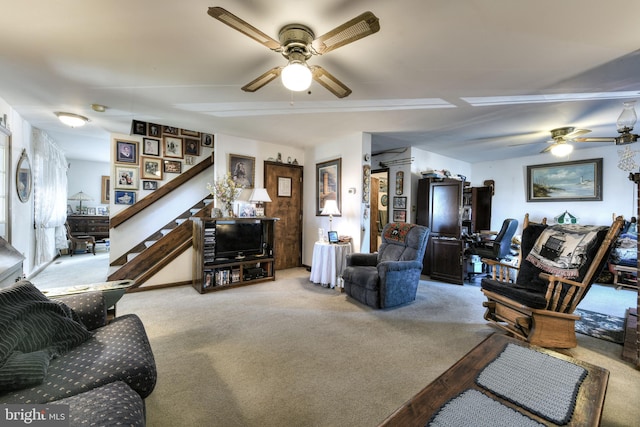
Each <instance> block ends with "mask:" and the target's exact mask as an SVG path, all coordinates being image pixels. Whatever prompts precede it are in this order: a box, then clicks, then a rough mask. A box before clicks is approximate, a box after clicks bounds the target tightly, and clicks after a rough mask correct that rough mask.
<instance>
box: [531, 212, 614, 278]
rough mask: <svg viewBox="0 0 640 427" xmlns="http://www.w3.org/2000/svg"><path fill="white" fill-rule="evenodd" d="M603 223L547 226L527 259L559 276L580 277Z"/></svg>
mask: <svg viewBox="0 0 640 427" xmlns="http://www.w3.org/2000/svg"><path fill="white" fill-rule="evenodd" d="M606 228H607V227H602V226H590V225H577V224H564V225H553V226H551V227H547V228H546V229H545V230H544V231H543V232H542V234H540V237H538V240H536V243H535V244H534V245H533V249H531V252H529V255H528V256H527V258H526V259H527V261H529V262H531V263H532V264H533V265H535V266H536V267H538V268H539V269H541V270H543V271H545V272H547V273H549V274H553V275H554V276H558V277H565V278H568V279H575V278H578V276H579V274H580V271H579V269H580V267H582V265H583V264H584V263H585V262H586V261H587V253H588V252H589V249H590V248H591V246H592V245H593V244H595V243H596V241H597V235H598V231H600V230H602V229H606Z"/></svg>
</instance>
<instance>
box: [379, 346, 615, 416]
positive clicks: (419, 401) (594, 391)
mask: <svg viewBox="0 0 640 427" xmlns="http://www.w3.org/2000/svg"><path fill="white" fill-rule="evenodd" d="M507 343H513V344H516V345H519V346H522V347H527V348H529V347H531V348H534V349H535V350H537V351H540V352H543V353H546V354H549V355H551V356H553V357H556V358H558V359H562V360H565V361H568V362H571V363H574V364H576V365H579V366H582V367H583V368H584V369H586V370H587V376H586V377H585V379H584V381H583V382H582V384H581V386H580V389H579V391H578V395H577V396H576V404H575V408H574V411H573V417H572V418H571V421H570V422H569V423H568V424H566V425H567V426H598V425H599V424H600V417H601V415H602V407H603V405H604V397H605V393H606V390H607V383H608V381H609V371H607V370H606V369H604V368H601V367H599V366H594V365H591V364H589V363H586V362H582V361H580V360H576V359H573V358H571V357H569V356H565V355H563V354H561V353H558V352H555V351H552V350H547V349H543V348H539V347H535V346H530V345H529V344H527V343H526V342H524V341H520V340H517V339H515V338H510V337H507V336H506V335H502V334H493V335H491V336H489V337H488V338H487V339H485V340H484V341H482V342H481V343H480V344H478V345H477V346H476V347H475V348H474V349H473V350H471V351H470V352H469V353H467V354H466V355H465V356H464V357H463V358H462V359H460V360H459V361H458V362H456V364H454V365H453V366H452V367H451V368H449V369H448V370H447V371H446V372H444V373H443V374H442V375H440V376H439V377H438V378H436V379H435V380H434V381H433V382H432V383H431V384H429V385H428V386H426V387H425V388H423V389H422V390H421V391H419V392H418V394H416V395H415V396H413V397H412V398H411V399H409V400H408V401H407V402H406V403H405V404H403V405H402V406H401V407H400V408H398V409H397V410H396V411H395V412H394V413H393V414H391V415H390V416H389V417H388V418H387V419H386V420H384V421H383V422H382V424H380V426H379V427H382V426H384V427H390V426H402V427H408V426H424V425H426V424H427V422H429V420H430V419H431V417H432V416H433V415H434V414H435V413H436V412H437V411H438V410H439V409H440V407H441V406H442V405H444V404H445V403H446V402H448V401H449V400H450V399H452V398H453V397H455V396H457V395H458V394H460V393H461V392H462V391H464V390H466V389H476V390H481V388H480V386H478V385H477V384H476V383H475V380H476V377H477V376H478V375H479V374H480V372H482V370H483V369H484V368H485V366H487V365H488V364H489V363H491V362H492V361H493V360H494V359H495V358H496V357H498V355H499V354H500V353H501V352H502V350H503V349H504V347H505V345H506V344H507ZM491 396H492V397H493V399H495V400H497V401H498V402H500V403H502V404H503V405H506V406H509V407H511V408H513V409H515V410H516V411H518V412H520V413H522V414H524V415H526V416H528V417H529V418H533V419H534V420H536V421H539V422H541V423H543V424H545V425H555V424H551V423H550V422H549V421H547V420H545V419H543V418H541V417H538V416H537V415H535V414H532V413H530V412H528V411H527V410H526V409H524V408H522V407H519V406H517V405H515V404H512V403H510V402H508V401H507V400H505V399H502V398H500V397H498V396H495V395H491Z"/></svg>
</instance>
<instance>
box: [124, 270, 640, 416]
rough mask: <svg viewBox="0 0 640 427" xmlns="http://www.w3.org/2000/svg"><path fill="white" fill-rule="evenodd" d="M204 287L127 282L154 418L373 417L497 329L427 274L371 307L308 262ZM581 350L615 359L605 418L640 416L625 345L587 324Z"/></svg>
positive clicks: (638, 385)
mask: <svg viewBox="0 0 640 427" xmlns="http://www.w3.org/2000/svg"><path fill="white" fill-rule="evenodd" d="M277 277H278V280H277V281H275V282H266V283H263V284H258V285H252V286H247V287H242V288H236V289H227V290H224V291H220V292H213V293H209V294H205V295H200V294H198V293H197V292H196V291H195V290H194V289H193V288H191V287H187V286H184V287H178V288H167V289H161V290H154V291H148V292H137V293H132V294H126V295H125V296H124V297H123V299H122V301H121V302H120V303H119V304H118V314H120V315H122V314H124V313H137V314H138V315H139V316H140V317H141V318H142V320H143V322H144V323H145V325H146V328H147V332H148V334H149V337H150V341H151V345H152V348H153V351H154V354H155V357H156V362H157V366H158V383H157V386H156V389H155V391H154V392H153V393H152V394H151V396H150V397H149V398H147V400H146V405H147V420H148V425H149V426H151V427H154V426H225V427H226V426H261V427H262V426H350V427H356V426H375V425H377V424H378V423H379V422H380V421H382V420H383V419H384V418H385V417H387V416H388V415H389V414H390V413H391V412H393V411H394V410H395V409H396V408H397V407H398V406H400V405H401V404H402V403H403V402H405V401H406V400H407V399H409V398H410V397H411V396H412V395H413V394H415V393H416V392H418V391H419V390H420V389H421V388H423V387H424V386H425V385H427V384H428V383H429V382H431V381H432V380H434V379H435V378H436V377H437V376H438V375H440V374H441V373H442V372H444V371H445V370H446V369H448V368H449V367H450V366H451V365H452V364H453V363H455V362H456V361H457V360H458V359H459V358H460V357H462V356H463V355H464V354H465V353H467V352H468V351H469V350H470V349H471V348H472V347H473V346H475V345H476V344H478V343H479V342H480V341H482V340H483V339H484V338H485V337H486V336H488V335H489V334H491V333H494V332H495V330H494V329H493V328H491V327H490V326H488V325H487V324H486V322H485V321H484V320H483V317H482V315H483V312H484V310H483V308H482V301H483V298H482V295H481V292H480V289H479V288H478V287H476V286H469V285H465V286H456V285H450V284H446V283H440V282H428V281H422V282H421V285H420V286H419V291H418V298H417V300H416V301H415V302H413V303H411V304H409V305H406V306H403V307H400V308H396V309H389V310H372V309H370V308H368V307H365V306H362V305H360V304H358V303H356V302H354V301H352V300H350V299H349V298H348V297H346V295H345V294H339V293H337V292H336V291H335V290H331V289H326V288H322V287H318V286H315V285H313V284H312V283H310V282H309V281H308V278H309V273H308V272H306V271H305V270H304V269H291V270H285V271H279V272H278V273H277ZM578 341H579V347H578V348H577V349H574V350H572V351H571V353H572V355H574V356H575V357H578V358H580V359H582V360H585V361H587V362H590V363H594V364H596V365H599V366H603V367H605V368H607V369H609V370H610V371H611V379H610V382H609V390H608V393H607V399H606V403H605V410H604V415H603V422H602V425H604V426H628V425H633V423H634V422H636V421H637V420H638V419H640V406H639V405H637V397H638V396H639V395H640V372H639V371H637V370H635V369H634V368H633V367H632V366H631V365H630V364H628V363H625V362H623V361H622V360H621V359H620V357H619V355H620V351H621V349H622V347H621V346H619V345H616V344H612V343H608V342H605V341H602V340H598V339H595V338H591V337H587V336H581V335H579V336H578Z"/></svg>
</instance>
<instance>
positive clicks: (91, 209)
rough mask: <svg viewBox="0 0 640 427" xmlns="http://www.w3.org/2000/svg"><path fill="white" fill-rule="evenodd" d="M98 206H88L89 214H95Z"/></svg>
mask: <svg viewBox="0 0 640 427" xmlns="http://www.w3.org/2000/svg"><path fill="white" fill-rule="evenodd" d="M95 214H96V208H87V215H95Z"/></svg>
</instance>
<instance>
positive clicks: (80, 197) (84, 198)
mask: <svg viewBox="0 0 640 427" xmlns="http://www.w3.org/2000/svg"><path fill="white" fill-rule="evenodd" d="M68 200H78V201H80V212H79V213H80V214H82V201H91V200H93V197H91V196H89V195H88V194H85V193H83V192H82V191H80V192H78V193H76V194H74V195H73V196H71V197H69V198H68Z"/></svg>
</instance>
